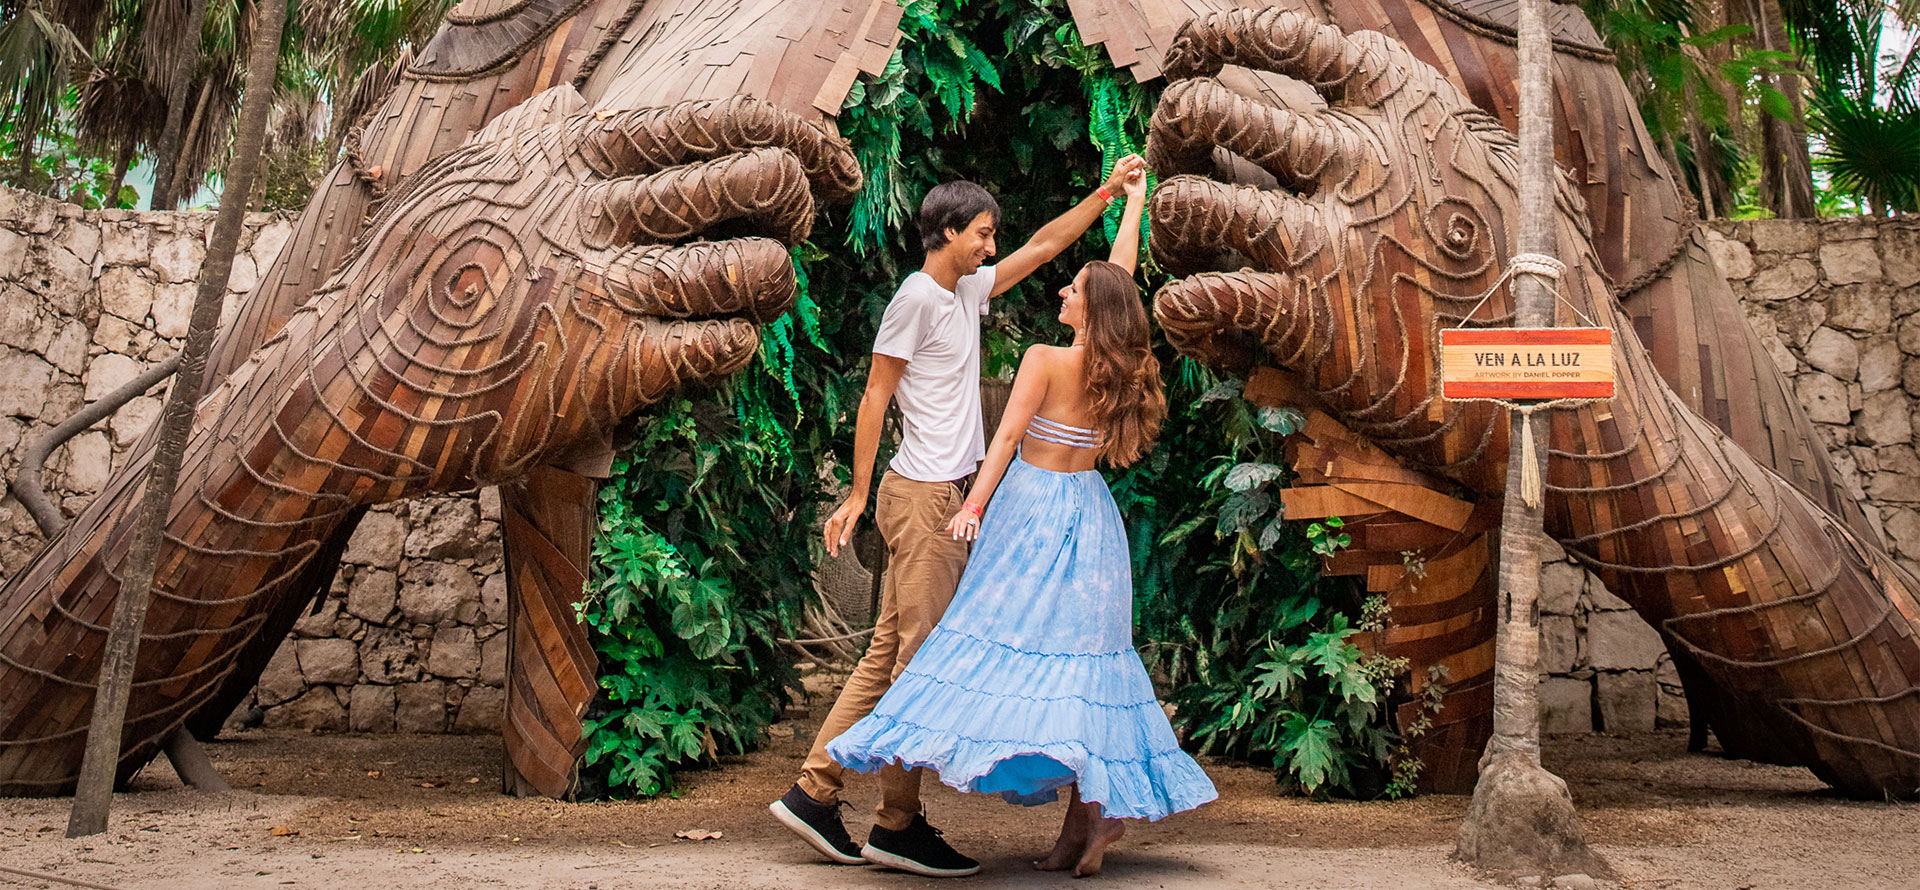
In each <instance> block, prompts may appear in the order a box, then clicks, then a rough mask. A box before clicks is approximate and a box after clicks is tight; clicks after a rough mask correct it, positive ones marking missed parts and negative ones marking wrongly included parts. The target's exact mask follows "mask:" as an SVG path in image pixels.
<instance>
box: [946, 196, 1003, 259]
mask: <svg viewBox="0 0 1920 890" xmlns="http://www.w3.org/2000/svg"><path fill="white" fill-rule="evenodd" d="M945 250H946V251H947V252H948V253H949V255H951V256H952V257H954V261H955V264H956V265H957V266H959V268H960V274H962V275H972V274H973V273H974V272H976V271H978V270H979V269H980V266H981V264H983V263H985V262H986V261H987V258H988V257H991V256H993V255H994V253H995V250H994V247H993V214H991V213H986V212H984V211H983V212H981V214H980V215H979V216H976V217H974V218H973V221H972V222H970V223H967V227H966V228H964V229H948V230H947V246H946V248H945Z"/></svg>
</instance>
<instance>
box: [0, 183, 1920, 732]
mask: <svg viewBox="0 0 1920 890" xmlns="http://www.w3.org/2000/svg"><path fill="white" fill-rule="evenodd" d="M212 221H213V220H212V214H207V213H133V212H129V211H83V210H81V209H79V208H77V207H74V206H72V205H64V204H57V203H54V202H52V201H48V200H46V199H43V198H39V197H37V196H33V195H28V194H25V193H22V192H17V191H12V190H9V189H5V188H0V532H4V534H3V535H0V579H4V578H6V577H10V576H11V575H12V574H13V573H15V572H17V571H19V569H20V568H21V566H23V565H24V564H25V563H26V561H27V560H29V559H31V558H32V556H33V554H34V553H36V552H37V551H38V549H39V547H40V545H41V543H42V541H43V538H42V537H41V535H40V534H39V531H38V529H37V528H36V527H35V526H34V523H33V520H32V518H31V517H30V516H28V515H27V512H26V510H25V509H23V508H22V507H21V506H20V504H19V502H18V501H17V500H15V499H14V498H13V497H12V495H11V493H10V492H9V491H8V490H7V488H6V484H7V483H9V482H10V481H11V480H12V479H13V475H14V471H15V469H16V465H17V463H18V460H19V457H18V454H19V452H20V451H21V450H22V449H23V447H24V444H25V443H26V442H28V441H30V440H31V438H32V437H35V436H38V435H40V434H42V433H44V432H45V431H46V430H47V428H48V427H50V426H51V425H52V424H54V423H56V422H58V421H59V420H60V419H61V418H63V417H65V416H67V415H68V414H71V413H72V412H73V411H75V410H77V409H78V408H79V407H80V406H82V405H84V404H86V403H87V402H89V401H91V400H93V399H96V398H98V397H99V396H100V395H102V394H104V393H106V392H108V391H110V390H112V389H114V388H115V387H117V386H119V385H120V383H121V382H123V381H125V380H127V379H129V378H131V377H133V376H135V375H137V374H139V373H140V371H142V370H144V369H145V368H147V367H148V366H150V365H151V364H152V363H154V362H157V361H160V360H162V359H164V358H165V357H166V356H168V355H170V354H172V352H174V351H175V350H177V349H178V348H179V346H180V342H181V339H182V338H183V337H184V335H185V333H186V323H187V312H188V310H189V308H190V307H191V305H192V301H193V293H194V280H195V277H196V276H197V274H198V271H199V267H200V263H201V260H202V259H203V258H204V256H205V247H204V245H205V242H206V237H207V233H208V230H209V229H211V227H212ZM291 233H292V225H291V221H290V220H289V219H287V218H285V217H280V216H270V215H264V214H255V215H252V216H250V217H249V218H248V220H247V234H246V236H245V238H244V239H243V241H242V245H243V248H244V252H243V253H242V254H241V256H240V257H239V258H237V259H236V262H235V264H234V277H233V282H232V284H231V285H230V288H229V289H230V290H231V291H232V292H233V294H235V295H237V294H238V293H241V292H244V291H245V290H246V289H247V288H249V287H251V286H252V285H253V283H254V281H255V280H256V278H257V276H258V274H259V270H260V269H264V268H265V267H266V266H267V265H268V264H269V263H271V262H272V260H273V257H274V256H275V255H276V254H277V252H278V251H279V249H280V247H281V245H282V244H284V243H285V242H286V239H287V238H288V237H289V235H290V234H291ZM1707 235H1708V242H1709V245H1710V246H1711V248H1712V250H1713V252H1714V255H1715V258H1716V260H1717V261H1718V262H1719V264H1720V267H1721V270H1722V271H1723V272H1725V273H1726V275H1727V277H1728V279H1729V281H1730V282H1731V284H1732V286H1733V288H1734V289H1735V291H1736V292H1737V293H1738V294H1739V295H1740V296H1741V297H1742V299H1743V300H1744V301H1745V306H1746V310H1747V314H1748V317H1749V319H1750V320H1751V322H1752V323H1753V325H1754V327H1755V329H1756V330H1757V331H1758V332H1759V334H1760V337H1761V340H1762V342H1763V343H1765V344H1766V347H1767V349H1768V351H1769V353H1770V354H1771V355H1772V356H1773V358H1774V360H1775V361H1776V362H1777V363H1778V364H1779V366H1780V368H1781V370H1782V371H1783V372H1785V373H1786V374H1788V375H1789V376H1790V377H1792V378H1793V381H1794V386H1795V388H1796V390H1797V391H1798V392H1799V393H1800V395H1801V398H1802V400H1803V401H1804V402H1805V403H1806V405H1807V408H1808V411H1809V413H1810V414H1811V415H1812V417H1813V419H1814V420H1815V421H1816V422H1817V424H1818V425H1819V428H1820V434H1821V435H1822V437H1823V438H1824V440H1825V441H1824V444H1825V445H1826V446H1827V447H1828V449H1829V450H1830V451H1831V452H1832V454H1833V455H1834V459H1835V462H1836V463H1837V465H1838V466H1839V468H1840V472H1841V474H1842V476H1843V477H1844V478H1845V479H1846V480H1847V484H1848V485H1850V486H1852V487H1853V488H1854V490H1855V491H1856V493H1858V494H1862V495H1863V496H1865V497H1866V498H1867V500H1868V501H1869V502H1871V503H1872V505H1873V508H1874V513H1875V517H1874V518H1875V519H1876V520H1877V521H1878V522H1879V523H1880V525H1881V527H1882V529H1883V530H1884V531H1885V534H1886V536H1887V537H1888V539H1889V540H1890V541H1891V542H1892V543H1893V546H1894V548H1895V550H1896V553H1897V554H1898V555H1899V556H1900V558H1902V559H1903V560H1904V561H1906V562H1907V564H1908V566H1909V567H1910V568H1915V569H1917V570H1920V455H1916V451H1915V445H1916V441H1915V432H1916V431H1917V430H1920V414H1917V412H1920V219H1902V220H1891V221H1877V222H1876V221H1871V220H1827V221H1821V222H1797V221H1777V220H1763V221H1751V222H1725V221H1722V222H1714V223H1709V224H1707ZM234 308H235V302H234V300H233V299H229V304H228V310H229V311H231V310H233V309H234ZM159 407H160V399H159V391H158V390H156V391H155V392H154V393H152V394H149V395H148V396H146V397H143V398H141V399H137V400H135V401H134V402H133V403H132V404H130V405H128V406H127V407H126V408H125V409H122V410H121V411H120V412H119V413H118V414H116V415H115V416H114V417H112V418H110V419H108V420H105V421H102V422H101V423H100V424H98V425H97V426H96V427H95V428H94V429H92V430H89V431H88V432H86V433H84V434H82V435H81V436H80V437H78V438H76V439H75V440H73V441H72V442H71V443H70V444H68V445H67V446H66V447H65V448H63V449H62V450H61V451H59V452H57V453H56V454H55V456H54V459H53V460H52V461H51V465H50V467H49V472H48V474H47V478H46V482H47V486H48V489H49V492H50V493H51V494H53V495H54V496H55V499H56V500H57V501H58V502H59V503H60V505H61V507H62V509H63V510H64V511H65V512H66V513H67V514H68V515H72V514H73V513H75V512H77V511H78V510H79V509H81V508H82V507H83V506H85V505H86V503H87V502H88V501H89V499H90V498H91V497H92V496H93V494H94V493H95V492H96V491H97V490H99V488H100V487H101V486H102V485H103V484H104V483H105V481H106V479H107V475H108V473H109V472H110V470H111V468H114V467H118V466H120V464H121V463H122V462H123V461H124V460H125V458H126V449H127V448H128V447H129V446H131V445H132V444H133V443H134V442H135V441H137V440H138V439H139V437H140V435H141V434H142V433H143V432H144V431H145V430H146V428H147V426H148V425H149V424H151V422H152V420H153V418H154V417H156V416H157V415H158V412H159ZM499 529H500V517H499V501H498V498H497V497H496V496H495V495H494V494H493V493H492V492H482V493H479V494H470V495H466V496H455V497H444V498H427V499H421V500H418V501H413V502H409V503H402V504H391V505H386V506H384V507H382V508H380V509H377V510H375V511H373V512H371V513H370V514H368V516H367V518H366V520H365V521H364V522H363V523H362V525H361V527H360V529H359V530H358V531H357V532H356V534H355V535H354V537H353V539H352V543H351V544H350V546H349V547H348V548H347V551H346V554H345V556H344V558H343V559H342V561H341V562H342V564H341V567H340V571H339V574H338V575H337V576H336V577H335V579H334V582H333V585H332V589H331V590H330V591H329V592H328V594H327V596H326V597H325V598H324V599H323V600H321V601H320V603H319V604H318V605H317V607H316V609H315V611H313V612H312V613H311V614H309V615H308V616H307V617H306V618H305V619H303V620H302V621H301V622H300V623H299V625H298V626H296V627H295V628H294V632H293V634H292V635H291V636H290V637H289V639H288V640H287V641H286V642H285V644H283V645H282V647H281V648H280V650H279V652H278V653H277V654H276V656H275V657H274V659H273V661H272V663H271V664H270V665H269V666H268V668H267V670H266V672H265V674H264V675H263V676H262V677H261V680H260V683H259V685H258V686H257V687H256V688H255V690H254V693H253V696H252V698H251V699H250V700H249V701H248V702H247V703H246V704H244V705H243V706H242V708H241V709H240V711H239V712H237V716H239V717H241V718H242V719H244V720H247V721H255V720H257V721H260V722H264V723H266V724H267V725H271V726H292V727H309V728H315V729H326V730H357V731H374V732H379V731H402V732H441V731H457V730H491V729H492V728H494V727H496V726H498V724H499V721H500V718H501V715H502V713H503V711H504V703H505V692H504V689H503V683H504V673H505V667H506V637H505V636H504V635H502V633H501V631H502V630H503V629H504V624H505V621H506V616H505V594H506V582H505V577H504V575H503V574H502V558H501V549H500V547H501V545H500V533H499ZM1543 571H1544V577H1543V579H1542V580H1543V585H1542V586H1543V594H1544V598H1543V602H1542V613H1543V618H1542V633H1543V635H1544V638H1543V641H1542V658H1543V662H1544V663H1543V665H1542V669H1543V676H1542V681H1541V682H1542V684H1543V685H1542V690H1541V691H1542V700H1543V703H1544V705H1545V710H1546V714H1545V721H1546V725H1545V729H1546V730H1547V731H1548V732H1561V733H1564V732H1589V731H1593V730H1596V729H1598V730H1605V731H1610V732H1621V731H1637V730H1644V729H1649V728H1652V727H1654V726H1656V725H1684V723H1685V722H1686V702H1685V699H1684V698H1683V697H1682V696H1681V694H1680V685H1679V678H1678V677H1677V676H1675V675H1674V673H1673V670H1672V667H1671V665H1670V664H1668V662H1667V658H1666V654H1665V649H1664V647H1663V646H1662V645H1661V642H1660V638H1659V635H1658V634H1657V633H1655V632H1654V630H1653V629H1652V628H1650V627H1648V626H1647V624H1646V623H1645V622H1643V621H1641V620H1640V619H1639V617H1638V616H1636V615H1635V614H1634V613H1633V612H1632V611H1631V610H1629V609H1628V608H1627V606H1626V604H1625V603H1624V602H1621V601H1620V600H1619V599H1618V598H1617V597H1614V596H1613V595H1611V594H1610V593H1608V592H1607V591H1606V590H1605V588H1604V587H1602V586H1601V585H1600V584H1599V583H1597V582H1596V581H1595V580H1594V579H1593V578H1592V577H1591V576H1590V575H1588V574H1587V572H1586V571H1585V570H1583V569H1581V568H1580V567H1579V566H1578V565H1575V564H1574V563H1572V562H1570V561H1567V560H1566V559H1565V558H1564V557H1562V558H1559V559H1557V560H1554V561H1551V562H1549V563H1548V564H1547V565H1546V566H1545V567H1544V570H1543Z"/></svg>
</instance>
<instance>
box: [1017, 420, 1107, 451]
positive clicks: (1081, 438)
mask: <svg viewBox="0 0 1920 890" xmlns="http://www.w3.org/2000/svg"><path fill="white" fill-rule="evenodd" d="M1027 435H1029V436H1032V437H1034V438H1036V439H1039V440H1041V441H1043V442H1055V443H1058V444H1061V445H1070V446H1072V447H1074V448H1098V447H1100V442H1101V439H1102V438H1103V437H1102V436H1101V435H1100V431H1099V430H1090V429H1085V428H1082V427H1077V426H1068V425H1066V424H1064V423H1060V422H1058V421H1052V420H1048V419H1046V418H1044V417H1041V416H1040V415H1038V414H1035V415H1034V416H1033V419H1032V420H1030V421H1028V422H1027Z"/></svg>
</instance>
